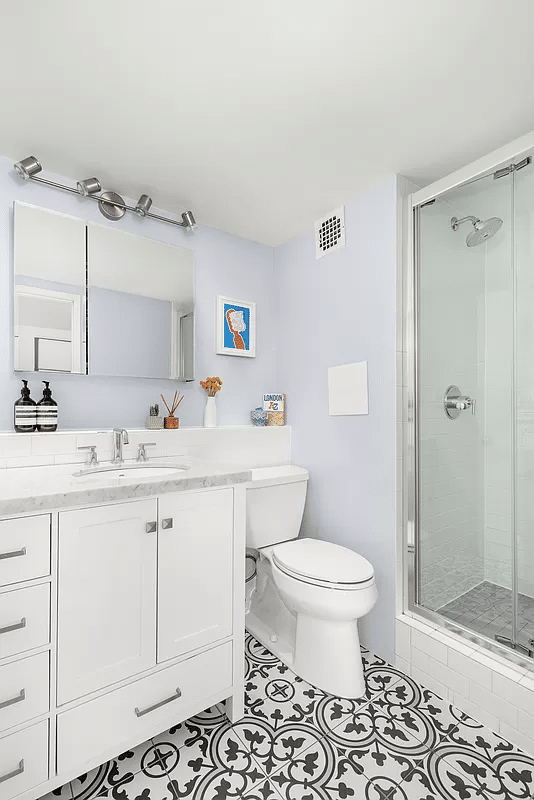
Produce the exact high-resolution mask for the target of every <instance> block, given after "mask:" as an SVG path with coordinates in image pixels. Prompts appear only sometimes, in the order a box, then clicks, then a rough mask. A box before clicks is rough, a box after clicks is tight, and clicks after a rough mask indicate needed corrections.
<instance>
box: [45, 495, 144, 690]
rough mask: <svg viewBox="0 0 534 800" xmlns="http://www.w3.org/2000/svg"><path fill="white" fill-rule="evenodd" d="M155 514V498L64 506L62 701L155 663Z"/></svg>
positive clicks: (60, 616) (60, 639) (61, 518)
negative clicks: (77, 507) (76, 507)
mask: <svg viewBox="0 0 534 800" xmlns="http://www.w3.org/2000/svg"><path fill="white" fill-rule="evenodd" d="M156 520H157V500H155V499H147V500H140V501H136V502H133V503H119V504H117V505H112V506H102V507H100V508H89V509H82V510H78V511H65V512H61V513H60V515H59V598H58V603H59V609H58V702H59V703H66V702H68V701H69V700H72V699H74V698H75V697H80V696H82V695H84V694H87V693H89V692H92V691H94V690H96V689H100V688H102V687H103V686H109V685H110V684H112V683H115V682H116V681H120V680H122V679H124V678H128V677H130V676H131V675H135V674H136V673H138V672H140V671H142V670H144V669H148V668H149V667H151V666H153V665H154V664H155V649H156V631H155V614H156V608H155V604H156V544H157V534H156ZM150 523H152V524H150Z"/></svg>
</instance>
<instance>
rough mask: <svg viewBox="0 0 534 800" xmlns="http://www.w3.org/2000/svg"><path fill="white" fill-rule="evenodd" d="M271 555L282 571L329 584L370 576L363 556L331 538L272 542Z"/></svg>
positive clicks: (360, 579)
mask: <svg viewBox="0 0 534 800" xmlns="http://www.w3.org/2000/svg"><path fill="white" fill-rule="evenodd" d="M272 557H273V561H274V562H275V564H277V565H278V566H279V567H280V568H281V569H283V570H284V571H285V572H289V573H292V574H294V575H295V576H296V577H301V578H308V579H310V578H311V579H312V580H318V581H324V582H326V583H332V584H344V585H348V584H355V583H365V582H366V581H368V580H370V579H371V578H372V577H373V576H374V574H375V573H374V569H373V567H372V565H371V564H370V563H369V562H368V561H367V559H366V558H364V557H363V556H361V555H359V554H358V553H355V552H354V550H349V548H348V547H342V546H341V545H339V544H334V543H333V542H323V541H321V540H320V539H294V540H293V541H291V542H284V544H279V545H276V547H274V548H273V551H272Z"/></svg>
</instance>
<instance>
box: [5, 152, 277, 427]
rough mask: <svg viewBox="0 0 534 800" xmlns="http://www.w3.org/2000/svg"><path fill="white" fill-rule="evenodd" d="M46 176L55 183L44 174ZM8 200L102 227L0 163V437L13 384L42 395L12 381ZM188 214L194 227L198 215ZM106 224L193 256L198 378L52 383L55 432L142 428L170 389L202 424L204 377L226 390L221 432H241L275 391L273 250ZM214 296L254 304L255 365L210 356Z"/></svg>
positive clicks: (74, 202)
mask: <svg viewBox="0 0 534 800" xmlns="http://www.w3.org/2000/svg"><path fill="white" fill-rule="evenodd" d="M46 177H47V178H51V179H52V180H54V176H51V175H49V174H47V175H46ZM55 179H56V180H58V181H60V182H64V183H68V184H70V185H73V181H72V179H69V178H62V177H61V176H55ZM14 200H20V201H22V202H26V203H32V204H33V205H37V206H42V207H43V208H47V209H50V210H51V211H59V212H62V213H65V214H70V215H72V216H80V217H81V218H83V219H88V220H93V221H95V222H98V223H100V224H106V222H105V220H104V217H102V215H101V214H100V213H99V211H98V208H97V205H96V203H93V202H90V201H87V200H83V199H81V198H77V197H75V196H74V195H71V194H66V193H63V192H61V191H59V190H57V189H51V188H47V187H45V186H40V185H38V184H35V183H24V182H22V181H20V180H19V179H18V178H17V177H16V176H15V175H14V173H13V171H12V162H11V160H9V159H7V158H0V430H12V425H13V402H14V400H15V399H16V398H17V397H18V396H19V392H20V390H19V387H20V377H29V379H30V385H31V387H32V392H33V395H34V396H35V397H36V399H38V398H39V397H40V387H41V383H40V377H39V375H29V376H27V375H19V374H18V373H17V374H15V373H14V372H13V344H12V314H13V303H12V299H11V295H12V271H13V201H14ZM180 210H181V209H180ZM175 211H176V209H175ZM194 211H195V213H196V214H197V216H198V217H199V219H202V209H194ZM197 212H198V213H197ZM156 213H158V212H157V211H156ZM160 213H161V212H160ZM163 213H165V212H163ZM109 224H110V225H119V226H121V229H122V230H126V231H129V232H130V233H137V234H139V235H141V236H148V237H152V238H154V239H158V240H159V241H162V242H168V243H170V244H177V245H180V246H182V247H189V248H191V249H192V250H194V251H195V268H196V370H195V374H196V378H197V379H196V381H195V383H194V384H189V383H188V384H178V383H176V382H172V381H162V380H140V379H127V378H93V377H89V376H81V375H69V376H60V375H57V376H54V377H53V379H52V388H53V390H54V396H55V397H56V399H57V401H58V402H59V404H60V407H61V427H62V428H77V429H80V428H93V429H94V428H110V427H113V426H117V425H120V426H123V427H141V426H142V425H143V422H144V418H145V416H146V414H147V412H148V407H149V405H151V404H153V403H155V402H156V401H157V400H158V398H159V394H160V392H163V393H164V394H165V393H167V394H170V395H172V394H173V392H174V389H175V388H180V389H181V390H182V391H183V392H184V393H185V395H186V397H185V399H184V401H183V402H182V404H181V406H180V412H181V413H180V420H181V423H182V424H183V425H201V424H202V415H203V409H204V404H205V394H204V392H203V390H202V389H201V388H200V387H199V385H198V380H199V379H200V378H205V377H206V375H219V376H220V377H221V379H222V380H223V382H224V387H223V390H222V391H221V393H220V394H219V396H218V398H217V405H218V409H219V419H218V421H219V423H220V424H221V425H234V424H241V425H242V424H248V423H249V422H250V410H251V409H252V408H255V407H256V406H258V405H259V404H260V402H261V395H262V394H263V392H268V391H272V390H274V389H276V387H277V384H278V381H277V378H276V353H275V346H274V342H273V341H272V335H271V331H272V327H271V324H272V320H274V319H276V316H277V311H276V305H275V303H276V296H275V284H274V261H273V250H272V248H270V247H266V246H264V245H261V244H256V243H255V242H251V241H248V240H246V239H240V238H238V237H236V236H232V235H230V234H226V233H223V232H221V231H217V230H214V229H212V228H202V227H201V228H200V229H199V230H198V231H196V232H195V233H194V234H193V235H191V234H187V233H186V232H185V231H182V230H181V229H179V228H175V227H173V226H171V225H166V224H165V223H162V222H157V221H156V220H150V219H145V220H142V219H139V218H138V217H136V216H135V215H134V214H127V215H126V217H125V218H124V219H123V220H121V221H120V222H119V223H111V222H110V223H109ZM217 294H224V295H227V296H229V297H232V298H235V299H236V300H249V301H257V302H258V303H259V313H258V333H257V338H258V347H257V350H256V352H257V356H256V358H236V357H229V356H217V355H216V354H215V297H216V295H217ZM160 404H161V403H160Z"/></svg>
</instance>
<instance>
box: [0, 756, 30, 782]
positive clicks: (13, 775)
mask: <svg viewBox="0 0 534 800" xmlns="http://www.w3.org/2000/svg"><path fill="white" fill-rule="evenodd" d="M23 772H24V759H21V760H20V761H19V765H18V767H17V769H14V770H13V772H6V774H5V775H0V783H3V782H4V781H8V780H9V779H10V778H16V777H17V775H22V773H23Z"/></svg>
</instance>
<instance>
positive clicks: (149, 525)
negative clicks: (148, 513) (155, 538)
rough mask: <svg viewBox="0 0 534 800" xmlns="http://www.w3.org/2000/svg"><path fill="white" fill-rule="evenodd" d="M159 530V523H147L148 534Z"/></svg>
mask: <svg viewBox="0 0 534 800" xmlns="http://www.w3.org/2000/svg"><path fill="white" fill-rule="evenodd" d="M157 528H158V523H157V522H147V524H146V532H147V533H155V532H156V530H157Z"/></svg>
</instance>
